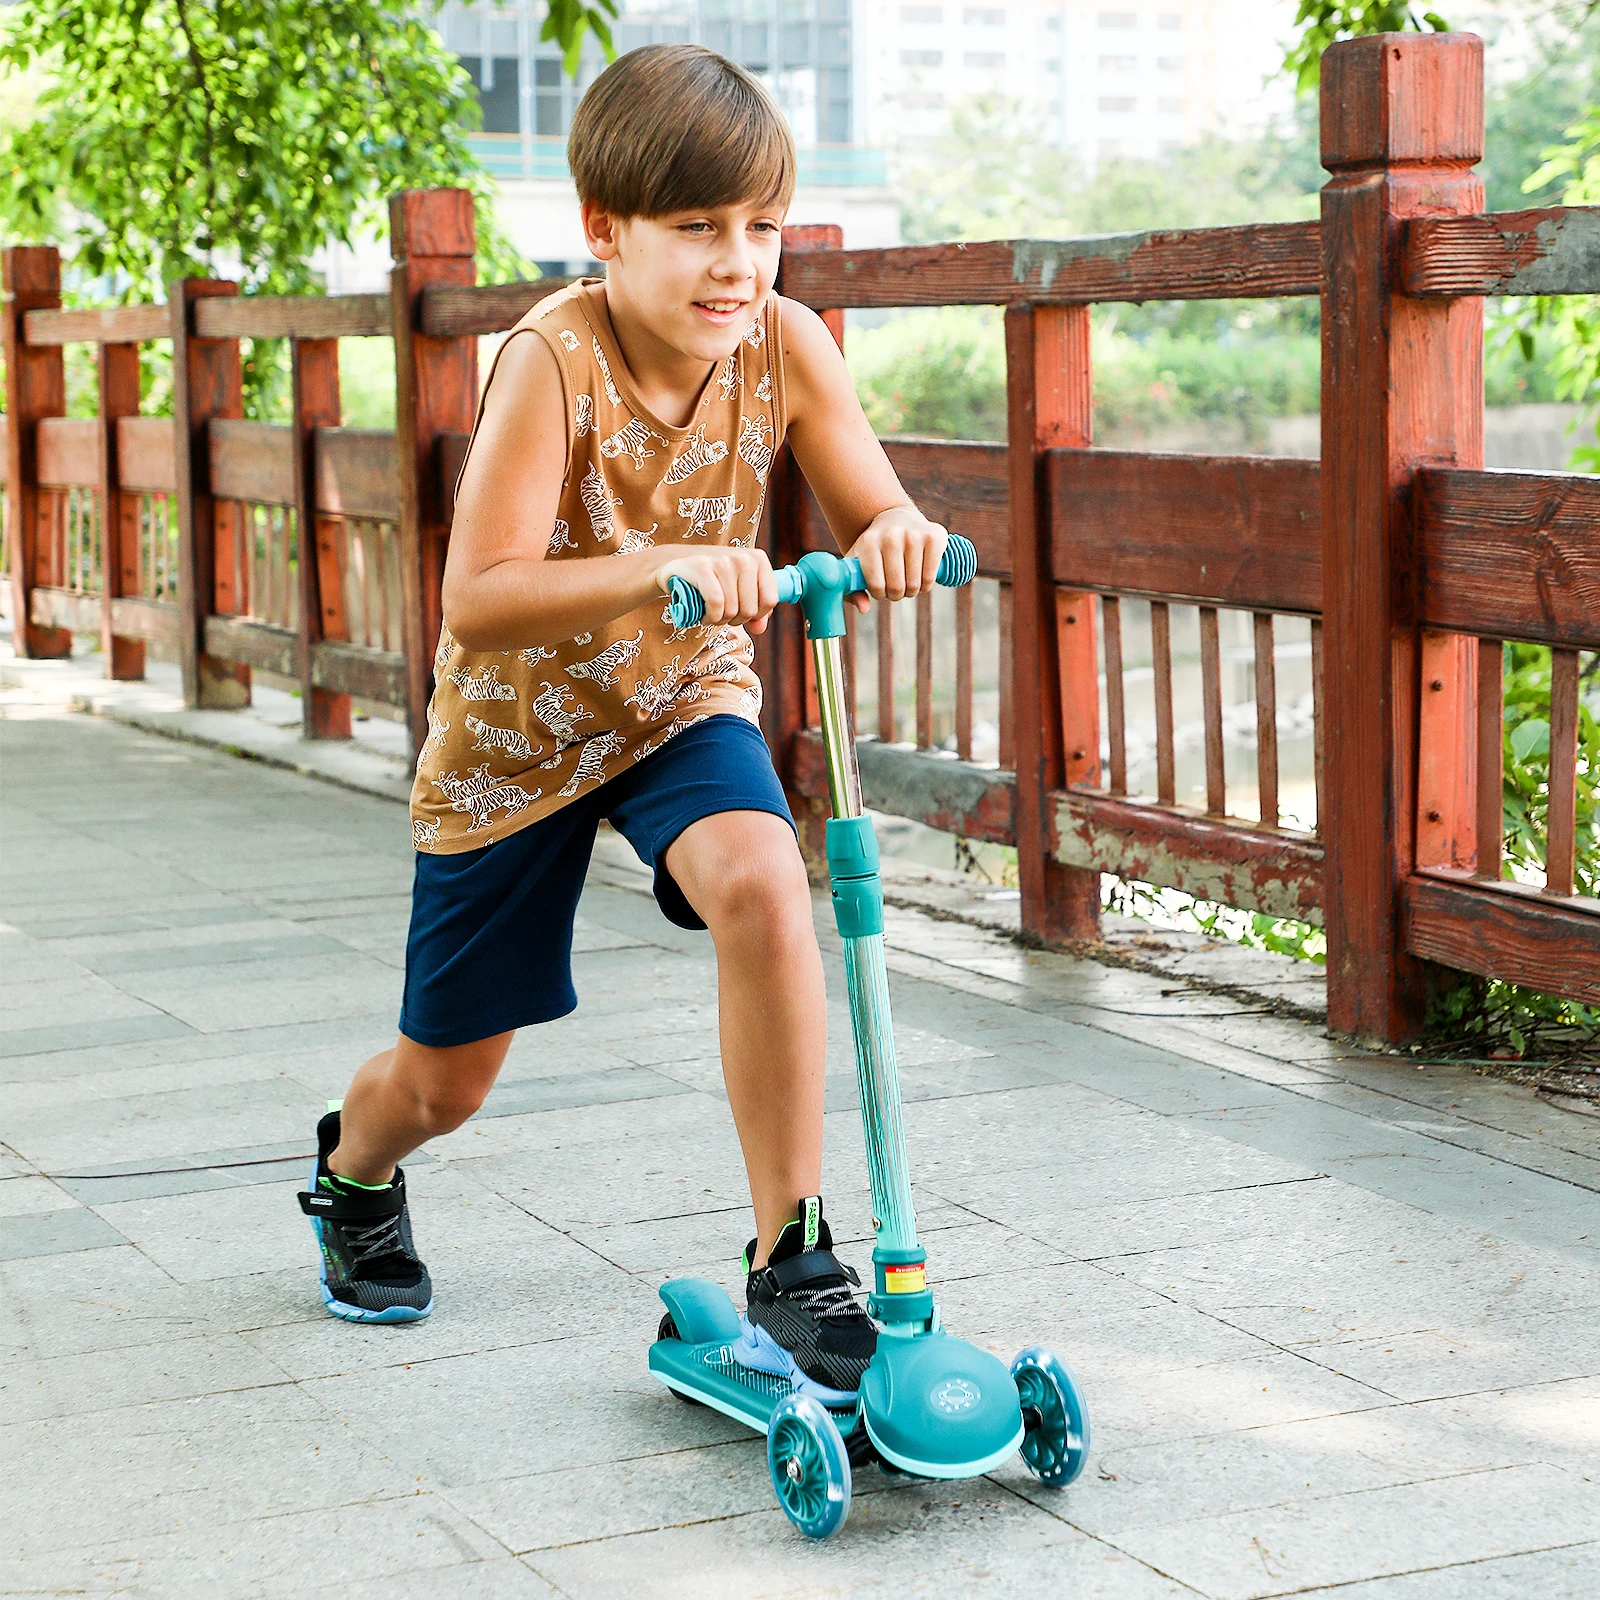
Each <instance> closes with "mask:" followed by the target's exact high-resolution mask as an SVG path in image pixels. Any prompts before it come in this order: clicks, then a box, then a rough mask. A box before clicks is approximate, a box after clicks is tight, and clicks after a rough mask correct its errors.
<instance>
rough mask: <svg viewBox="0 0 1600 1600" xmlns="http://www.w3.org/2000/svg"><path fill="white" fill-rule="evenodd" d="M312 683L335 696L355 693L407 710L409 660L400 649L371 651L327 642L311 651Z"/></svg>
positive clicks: (351, 645) (362, 697)
mask: <svg viewBox="0 0 1600 1600" xmlns="http://www.w3.org/2000/svg"><path fill="white" fill-rule="evenodd" d="M311 681H312V683H313V684H315V685H316V687H317V688H318V689H321V690H326V691H328V692H329V693H334V694H341V695H347V694H353V695H356V696H357V697H358V698H360V699H362V700H374V701H376V702H377V703H378V704H379V705H386V706H398V707H400V708H402V709H403V708H404V706H405V703H406V658H405V657H404V656H403V655H402V654H401V653H400V652H399V651H398V650H369V649H367V648H365V647H364V646H362V645H359V644H348V643H346V642H344V641H343V640H335V639H325V640H324V641H323V642H322V643H321V644H319V645H317V646H316V647H315V648H314V649H313V650H312V652H311Z"/></svg>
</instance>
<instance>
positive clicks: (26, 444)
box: [0, 244, 72, 658]
mask: <svg viewBox="0 0 1600 1600" xmlns="http://www.w3.org/2000/svg"><path fill="white" fill-rule="evenodd" d="M0 261H3V269H4V282H5V352H6V417H7V421H8V427H7V431H6V451H7V463H6V521H7V523H8V524H9V526H10V530H11V574H10V577H11V619H12V620H11V639H12V644H13V645H14V647H15V649H16V652H17V654H18V655H19V656H37V657H41V658H43V657H50V656H66V655H71V654H72V634H71V633H70V632H69V631H68V630H67V629H66V628H45V627H40V626H39V625H38V624H37V623H35V622H34V620H33V615H32V612H31V611H30V610H29V607H30V606H31V605H32V603H33V584H34V578H35V574H36V558H37V555H38V551H39V542H40V539H39V536H40V533H41V529H40V527H39V511H40V500H39V452H38V442H39V420H40V418H41V417H64V416H65V415H66V414H67V378H66V366H65V362H64V360H63V351H62V348H61V346H60V345H39V346H34V347H31V348H30V347H29V345H28V344H27V343H26V341H25V340H24V339H23V336H22V318H23V316H24V314H25V313H27V312H29V311H54V310H57V309H58V308H59V307H60V305H61V252H60V251H59V250H57V249H56V247H55V246H54V245H49V244H33V245H12V246H9V247H8V248H7V249H6V250H5V251H4V252H3V254H0Z"/></svg>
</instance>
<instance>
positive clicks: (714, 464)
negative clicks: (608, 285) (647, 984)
mask: <svg viewBox="0 0 1600 1600" xmlns="http://www.w3.org/2000/svg"><path fill="white" fill-rule="evenodd" d="M780 315H781V313H780V302H779V299H778V297H777V296H776V295H768V296H767V299H766V302H765V303H764V305H763V306H762V307H761V309H760V312H759V314H758V315H757V316H756V317H755V318H754V320H752V322H751V323H750V325H749V327H748V328H746V329H745V332H744V337H743V338H742V339H741V340H740V341H739V347H738V349H737V350H736V351H735V352H734V353H733V354H732V355H731V356H729V357H728V358H727V359H726V360H725V361H722V362H720V363H719V364H718V365H717V367H716V368H715V369H714V370H713V371H712V374H711V376H710V378H709V379H708V380H707V383H706V386H705V389H704V390H703V391H702V393H701V395H700V399H699V401H698V403H697V404H696V406H695V410H694V413H693V415H692V416H691V417H690V419H689V421H688V423H687V424H686V425H685V426H683V427H672V426H670V425H669V424H667V423H664V422H662V421H661V419H660V418H659V417H656V416H655V415H653V414H652V413H651V411H650V410H649V409H648V408H647V407H646V406H645V405H644V404H643V403H642V402H641V401H640V400H639V397H638V394H637V392H636V391H635V388H634V385H633V380H632V377H631V375H630V373H629V372H628V366H627V362H626V361H625V360H624V359H623V357H622V353H621V351H620V350H619V349H618V347H617V341H616V336H615V333H614V332H613V330H612V326H611V319H610V317H609V315H608V314H607V311H606V297H605V285H604V284H603V283H601V282H599V281H598V280H594V279H584V280H582V281H580V282H578V283H574V284H570V285H569V286H568V287H567V288H565V289H563V290H560V291H559V292H557V293H556V294H553V295H551V296H549V298H547V299H545V300H541V301H540V302H539V304H538V305H537V306H535V307H534V309H533V310H532V311H530V312H529V313H528V315H527V316H526V317H524V318H523V319H522V321H521V322H520V323H518V324H517V326H516V327H515V328H514V329H513V330H512V332H511V335H510V336H509V337H508V339H507V341H506V342H507V343H509V342H510V339H511V338H515V337H518V336H521V335H529V336H532V337H535V338H540V339H543V340H544V341H545V343H546V344H547V345H548V346H549V347H550V349H551V350H552V351H553V352H554V354H555V357H556V362H557V364H558V366H559V367H560V369H561V382H562V388H563V392H564V398H565V404H566V418H567V473H566V477H565V479H564V480H563V483H562V488H561V499H560V503H559V506H558V508H557V510H558V515H557V518H556V522H555V526H554V527H553V528H552V529H551V531H550V540H549V546H548V549H547V553H546V555H545V559H546V560H547V561H604V560H606V559H607V558H608V557H610V556H614V555H623V554H627V553H629V552H631V551H634V550H643V549H646V548H648V547H650V546H660V545H664V544H683V545H692V546H703V545H707V544H724V545H725V544H739V545H746V546H749V545H752V544H754V543H755V536H756V528H757V525H758V524H759V522H760V520H761V510H762V504H763V501H764V499H765V495H766V487H767V476H768V473H769V471H770V469H771V466H772V458H773V453H774V451H776V449H777V447H778V445H779V444H781V443H782V441H783V436H784V430H785V427H786V425H787V415H786V411H785V406H784V387H783V360H782V355H781V353H780V352H781V339H780ZM504 348H505V346H504V345H502V346H501V349H502V350H503V349H504ZM496 359H497V360H498V357H497V358H496ZM493 382H494V370H493V368H491V369H490V373H489V380H488V383H486V384H485V385H484V391H485V393H487V391H488V386H489V384H490V383H493ZM478 415H479V420H480V421H481V419H482V415H483V408H482V402H481V400H480V402H479V410H478ZM474 433H476V428H474ZM468 453H469V455H470V453H471V452H470V447H469V451H468ZM753 653H754V652H753V650H752V647H751V643H750V638H749V635H748V634H746V632H745V630H744V629H743V628H732V627H722V626H713V625H709V624H707V625H703V626H700V627H695V628H674V627H673V626H672V621H671V617H670V614H669V612H668V609H667V605H666V601H665V600H664V599H657V600H653V601H651V602H650V604H649V605H646V606H643V607H641V608H640V609H639V610H637V611H633V612H630V613H629V614H628V615H627V616H623V617H618V618H617V619H616V620H615V621H614V622H611V623H609V624H607V625H606V627H604V628H600V629H596V630H595V631H594V632H593V633H592V634H580V635H579V636H578V637H577V638H575V639H566V640H563V641H561V642H560V643H555V644H543V645H532V646H529V647H528V648H526V649H522V650H467V649H465V648H463V647H462V646H461V645H460V644H458V643H457V642H456V641H455V640H454V639H453V638H452V637H451V636H450V632H449V630H448V628H447V629H445V630H444V632H443V633H442V634H441V636H440V639H439V648H438V652H437V654H436V655H435V657H434V689H433V698H432V700H431V701H430V703H429V706H428V737H427V739H426V740H425V741H424V743H423V746H422V749H421V751H420V753H419V754H418V758H417V774H416V781H415V783H414V784H413V785H412V790H411V833H412V842H413V843H414V844H415V845H416V847H417V849H419V850H427V851H433V852H436V853H440V854H453V853H456V852H459V851H463V850H475V849H477V848H479V847H480V846H482V845H486V844H490V843H492V842H493V841H494V840H496V839H503V838H505V837H506V835H507V834H510V833H514V832H515V831H516V830H517V829H518V828H525V827H527V825H528V824H529V823H531V822H537V821H538V820H539V819H540V818H541V817H547V816H549V815H550V813H551V812H553V811H556V810H558V809H559V808H560V807H562V806H564V805H566V804H568V803H569V802H570V801H573V800H575V799H577V798H578V797H579V796H580V795H584V794H588V793H591V792H592V791H593V790H594V789H595V788H597V787H598V786H599V785H600V784H602V783H604V782H605V781H606V780H607V779H608V778H611V777H614V776H616V774H617V773H619V772H622V771H624V770H625V769H627V768H628V767H629V766H630V764H631V763H633V762H636V761H642V760H643V759H644V758H645V757H646V756H647V755H649V754H650V752H651V751H653V750H657V749H659V748H660V747H661V745H662V744H664V743H665V742H666V741H667V740H668V739H670V738H671V737H672V736H673V735H674V734H676V733H679V732H681V731H682V730H683V729H684V728H688V727H691V726H693V724H695V723H696V722H700V721H703V720H704V719H705V718H706V717H709V716H713V715H716V714H718V713H720V712H731V713H733V714H734V715H737V716H741V717H745V718H747V719H748V720H750V721H752V722H754V721H756V720H757V718H758V717H759V715H760V710H761V686H760V684H759V683H758V682H757V680H756V676H755V673H754V672H753V671H752V669H751V665H750V663H751V658H752V656H753Z"/></svg>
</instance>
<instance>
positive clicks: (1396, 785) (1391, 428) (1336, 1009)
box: [1320, 33, 1484, 1042]
mask: <svg viewBox="0 0 1600 1600" xmlns="http://www.w3.org/2000/svg"><path fill="white" fill-rule="evenodd" d="M1321 95H1322V123H1321V155H1322V164H1323V166H1324V167H1325V168H1326V169H1327V171H1328V173H1329V178H1328V182H1327V183H1326V184H1325V185H1324V187H1323V190H1322V227H1321V243H1322V296H1321V305H1322V408H1321V409H1322V473H1321V482H1322V583H1323V608H1322V616H1323V624H1324V627H1325V629H1326V644H1325V653H1326V661H1325V664H1324V671H1325V674H1326V679H1327V683H1326V696H1327V701H1328V703H1329V704H1331V705H1333V706H1335V707H1336V708H1337V714H1336V715H1334V716H1332V717H1330V718H1328V719H1326V728H1325V732H1324V763H1323V769H1324V783H1323V788H1322V794H1321V797H1320V798H1321V805H1322V810H1321V817H1322V833H1323V845H1324V851H1325V855H1324V861H1323V894H1324V918H1325V922H1326V926H1327V934H1328V964H1327V973H1328V1022H1329V1025H1330V1027H1332V1028H1333V1029H1335V1030H1336V1031H1338V1032H1341V1033H1349V1034H1355V1035H1357V1036H1358V1037H1367V1038H1372V1037H1376V1038H1380V1039H1384V1040H1387V1041H1390V1042H1398V1041H1400V1040H1402V1039H1405V1038H1408V1037H1410V1036H1412V1035H1414V1034H1415V1033H1416V1032H1417V1031H1418V1030H1419V1029H1420V1028H1421V1026H1422V1023H1423V1018H1424V1015H1425V1011H1426V1005H1427V995H1428V984H1427V981H1426V974H1425V972H1424V969H1423V967H1422V964H1421V963H1420V962H1419V961H1418V960H1417V959H1416V958H1415V957H1414V956H1413V955H1411V953H1410V951H1409V950H1408V949H1407V947H1406V942H1405V938H1404V934H1403V926H1404V924H1403V919H1402V915H1401V911H1402V904H1401V901H1402V895H1403V892H1404V886H1405V882H1406V880H1407V878H1408V877H1409V876H1410V874H1411V872H1412V869H1413V866H1414V864H1415V859H1416V858H1415V851H1416V846H1417V833H1418V828H1417V826H1416V821H1417V818H1416V812H1417V797H1418V742H1417V739H1416V736H1415V733H1414V732H1413V730H1414V729H1415V728H1416V727H1417V718H1418V716H1419V713H1420V711H1421V709H1422V708H1421V706H1420V704H1419V690H1420V684H1419V676H1420V672H1419V668H1420V656H1421V648H1420V640H1419V638H1418V630H1417V628H1416V625H1415V622H1414V620H1413V618H1414V615H1415V604H1414V601H1415V596H1414V593H1413V585H1414V550H1415V543H1416V541H1415V530H1414V528H1413V526H1412V496H1411V494H1410V492H1409V491H1410V489H1411V486H1412V482H1413V480H1414V477H1415V474H1416V471H1417V468H1418V467H1419V466H1421V465H1423V464H1424V463H1428V462H1444V463H1451V464H1455V465H1458V466H1466V467H1476V466H1479V465H1481V464H1482V461H1483V301H1482V299H1481V298H1476V297H1471V296H1468V297H1464V298H1459V299H1446V298H1438V299H1434V298H1425V297H1412V296H1408V295H1404V294H1401V293H1399V292H1398V284H1397V282H1396V275H1397V271H1398V255H1397V252H1396V250H1395V249H1394V241H1395V239H1396V237H1397V235H1398V232H1399V229H1400V227H1401V226H1402V225H1403V223H1404V222H1405V220H1406V219H1407V218H1409V217H1414V216H1429V217H1438V216H1446V215H1452V214H1462V213H1472V212H1479V211H1482V209H1483V196H1484V190H1483V182H1482V179H1481V178H1479V177H1478V176H1477V175H1476V174H1475V173H1474V172H1473V171H1472V167H1473V164H1474V163H1475V162H1476V161H1478V160H1479V158H1480V157H1481V156H1482V154H1483V128H1484V121H1483V41H1482V40H1481V39H1479V38H1477V37H1475V36H1474V35H1472V34H1466V33H1429V34H1413V33H1392V34H1382V35H1376V36H1369V37H1366V38H1360V39H1347V40H1344V41H1342V42H1340V43H1338V44H1334V45H1332V46H1331V47H1330V48H1329V49H1328V51H1327V52H1326V53H1325V54H1324V56H1323V58H1322V86H1321ZM1469 656H1470V651H1469V650H1468V649H1466V648H1463V649H1461V650H1459V651H1456V652H1454V654H1453V659H1452V664H1451V665H1450V666H1448V667H1445V666H1444V664H1443V663H1441V667H1442V668H1443V671H1444V675H1445V676H1446V677H1451V676H1455V677H1457V678H1458V679H1459V676H1460V674H1461V673H1463V672H1464V671H1465V670H1466V669H1467V666H1468V657H1469ZM1473 676H1475V673H1474V674H1473ZM1471 692H1472V684H1471V681H1470V678H1469V680H1468V682H1467V683H1465V684H1462V683H1460V682H1459V681H1457V682H1454V683H1451V684H1450V685H1449V688H1448V690H1447V691H1443V692H1441V693H1440V695H1439V696H1438V703H1439V704H1440V706H1441V707H1449V716H1448V718H1447V721H1448V726H1449V729H1450V731H1449V734H1448V738H1447V740H1446V743H1447V744H1448V743H1450V742H1451V741H1455V743H1454V755H1453V757H1452V759H1453V760H1454V762H1455V766H1456V769H1457V770H1456V773H1455V775H1454V778H1453V781H1452V782H1451V784H1450V785H1449V787H1448V788H1447V789H1446V790H1443V791H1441V792H1440V793H1439V795H1438V798H1437V799H1436V800H1435V801H1433V802H1431V803H1430V805H1429V807H1428V809H1431V810H1437V811H1439V813H1440V824H1439V826H1440V830H1441V832H1440V838H1441V840H1444V839H1446V838H1448V840H1449V841H1450V843H1449V851H1448V853H1449V854H1450V855H1451V856H1457V855H1459V854H1460V853H1461V852H1462V850H1463V849H1464V845H1465V834H1466V831H1467V830H1469V829H1470V828H1471V826H1472V821H1473V818H1472V815H1471V812H1470V808H1469V809H1467V812H1466V814H1465V815H1464V816H1463V815H1462V814H1461V813H1460V810H1459V809H1458V807H1457V801H1458V798H1459V800H1461V801H1467V800H1468V799H1469V795H1468V790H1467V785H1466V784H1465V782H1463V781H1461V779H1462V777H1463V776H1464V774H1463V773H1462V770H1461V769H1464V768H1465V766H1466V764H1467V763H1466V746H1465V742H1464V740H1457V731H1458V730H1459V729H1460V728H1462V727H1465V728H1466V729H1467V730H1468V731H1470V729H1471V727H1472V726H1473V718H1472V716H1471V715H1470V714H1469V708H1468V707H1467V705H1466V704H1465V701H1466V698H1467V697H1469V696H1470V694H1471ZM1458 713H1459V715H1458ZM1430 848H1433V847H1432V846H1430ZM1439 848H1440V849H1442V848H1443V847H1442V845H1441V846H1440V847H1439Z"/></svg>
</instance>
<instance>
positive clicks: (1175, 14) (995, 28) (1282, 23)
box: [858, 0, 1295, 170]
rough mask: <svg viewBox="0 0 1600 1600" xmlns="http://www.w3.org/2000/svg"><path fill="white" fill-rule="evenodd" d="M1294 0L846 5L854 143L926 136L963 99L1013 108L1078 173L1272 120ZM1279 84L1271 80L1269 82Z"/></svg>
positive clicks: (1283, 99)
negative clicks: (851, 23)
mask: <svg viewBox="0 0 1600 1600" xmlns="http://www.w3.org/2000/svg"><path fill="white" fill-rule="evenodd" d="M1294 9H1295V8H1294V4H1293V0H1011V3H1010V4H1006V5H996V4H988V5H969V4H966V3H964V0H917V3H909V0H891V3H878V4H871V5H864V6H860V7H858V12H859V14H860V17H861V32H862V34H863V38H862V43H861V50H862V66H863V76H864V77H865V78H866V79H867V80H868V81H869V83H870V85H871V88H870V91H869V94H868V96H867V106H868V109H867V116H866V122H865V125H864V127H863V135H864V137H865V138H866V139H867V140H868V141H869V142H871V143H874V144H884V145H888V146H891V147H895V146H904V145H907V144H910V145H913V146H915V145H918V144H923V143H925V142H927V141H929V140H932V139H934V138H936V137H937V136H938V134H939V133H940V132H941V130H942V129H943V128H944V127H945V126H946V121H947V118H948V116H949V114H950V111H951V109H952V107H954V106H955V105H957V104H958V103H959V102H960V101H962V100H963V99H965V98H968V97H971V96H977V95H999V96H1004V97H1007V98H1010V99H1013V100H1017V101H1020V102H1022V103H1023V104H1024V105H1025V106H1026V107H1027V108H1028V110H1029V111H1030V112H1031V113H1032V114H1033V116H1034V117H1035V118H1036V126H1037V127H1038V129H1039V133H1040V135H1041V136H1042V137H1043V138H1045V139H1046V140H1047V141H1048V142H1049V143H1051V144H1053V145H1055V146H1057V147H1058V148H1060V149H1063V150H1068V151H1071V152H1072V153H1073V154H1074V155H1075V156H1077V158H1078V159H1079V161H1080V162H1081V163H1082V164H1083V165H1084V166H1085V167H1086V168H1087V169H1089V170H1093V169H1094V168H1095V167H1097V166H1098V165H1100V164H1101V163H1102V162H1104V161H1107V160H1112V159H1116V158H1118V157H1123V156H1129V157H1142V158H1145V159H1154V158H1159V157H1160V156H1161V155H1162V154H1163V153H1164V152H1166V151H1169V150H1171V149H1173V148H1175V147H1177V146H1179V145H1182V144H1185V143H1188V142H1190V141H1192V140H1194V139H1196V138H1198V137H1199V136H1200V135H1202V134H1205V133H1208V132H1213V131H1217V132H1229V131H1231V132H1243V131H1246V130H1247V129H1249V128H1251V127H1259V126H1261V125H1262V124H1263V123H1264V122H1265V121H1266V120H1267V118H1268V117H1269V116H1271V115H1272V114H1273V113H1274V112H1275V111H1280V110H1282V109H1285V108H1286V107H1287V105H1288V103H1289V100H1290V95H1291V91H1290V88H1289V86H1288V85H1287V84H1286V83H1283V82H1280V83H1279V84H1277V85H1275V86H1273V87H1271V88H1269V87H1268V86H1267V84H1266V81H1265V80H1266V79H1267V78H1268V76H1269V75H1271V74H1272V73H1273V72H1274V69H1275V68H1276V66H1277V64H1278V62H1279V61H1281V59H1282V53H1283V45H1282V41H1283V38H1284V36H1285V35H1286V34H1287V32H1288V31H1289V25H1290V24H1292V21H1293V16H1294ZM1280 78H1281V74H1280Z"/></svg>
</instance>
